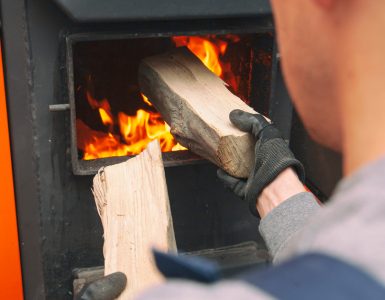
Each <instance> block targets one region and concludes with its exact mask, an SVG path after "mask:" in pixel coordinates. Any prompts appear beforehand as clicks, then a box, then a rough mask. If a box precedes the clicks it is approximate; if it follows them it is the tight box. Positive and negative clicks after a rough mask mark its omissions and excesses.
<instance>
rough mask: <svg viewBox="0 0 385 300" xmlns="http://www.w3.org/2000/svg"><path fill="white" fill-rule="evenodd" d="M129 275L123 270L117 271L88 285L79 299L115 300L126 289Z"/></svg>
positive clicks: (81, 292)
mask: <svg viewBox="0 0 385 300" xmlns="http://www.w3.org/2000/svg"><path fill="white" fill-rule="evenodd" d="M126 284H127V277H126V275H125V274H124V273H122V272H115V273H112V274H110V275H107V276H104V277H103V278H100V279H98V280H95V281H93V282H91V283H90V284H88V285H86V286H85V287H84V288H83V289H82V290H81V291H80V293H79V295H78V297H76V299H77V300H113V299H115V298H117V297H118V296H119V295H120V294H121V293H122V292H123V290H124V289H125V287H126Z"/></svg>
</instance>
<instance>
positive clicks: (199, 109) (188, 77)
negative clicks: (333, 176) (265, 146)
mask: <svg viewBox="0 0 385 300" xmlns="http://www.w3.org/2000/svg"><path fill="white" fill-rule="evenodd" d="M138 76H139V84H140V88H141V91H142V93H144V94H145V95H146V96H147V97H148V98H149V99H150V101H151V102H152V103H153V104H154V105H155V107H156V108H157V109H158V111H159V112H160V113H161V114H162V117H163V118H164V120H165V121H166V122H167V123H168V124H169V125H170V127H171V133H172V134H173V135H174V136H175V138H176V139H177V141H178V142H179V143H181V144H182V145H183V146H185V147H187V148H188V149H190V150H191V151H193V152H195V153H197V154H199V155H201V156H202V157H204V158H206V159H208V160H210V161H211V162H213V163H215V164H216V165H217V166H219V167H221V168H222V169H224V170H225V171H227V172H228V173H230V174H231V175H233V176H236V177H241V178H245V177H248V176H249V174H250V171H251V167H252V165H253V162H254V157H255V154H254V145H255V141H254V139H253V138H252V136H251V135H250V134H248V133H244V132H242V131H240V130H238V129H237V128H235V127H234V126H233V125H232V124H231V122H230V120H229V113H230V112H231V111H232V110H234V109H241V110H244V111H247V112H250V113H254V114H255V113H256V112H255V111H254V110H253V109H252V108H251V107H250V106H248V105H247V104H245V103H244V102H243V101H242V100H240V99H239V98H238V97H237V96H235V95H234V94H232V93H231V92H230V91H229V90H228V89H227V87H226V83H224V82H223V81H222V79H220V78H219V77H218V76H216V75H215V74H214V73H212V72H211V71H210V70H209V69H207V68H206V67H205V66H204V65H203V63H202V62H201V61H200V60H199V59H198V58H197V57H196V56H195V55H194V54H192V53H191V52H190V51H189V50H188V49H187V48H183V47H182V48H177V49H176V50H174V51H172V52H169V53H166V54H162V55H158V56H153V57H148V58H145V59H144V60H142V62H141V64H140V67H139V74H138Z"/></svg>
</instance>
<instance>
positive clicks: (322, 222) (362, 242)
mask: <svg viewBox="0 0 385 300" xmlns="http://www.w3.org/2000/svg"><path fill="white" fill-rule="evenodd" d="M259 230H260V232H261V234H262V236H263V238H264V239H265V242H266V245H267V247H268V249H269V251H270V253H271V254H272V255H273V258H274V263H280V262H282V261H285V260H287V259H289V258H292V257H294V256H296V255H300V254H305V253H307V252H318V253H325V254H327V255H330V256H333V257H336V258H338V259H339V260H342V261H345V262H347V263H349V264H350V265H353V266H356V267H358V268H359V269H361V270H363V271H364V272H366V273H368V274H370V275H372V276H373V277H374V278H375V279H376V280H377V281H378V282H380V283H382V284H383V285H384V286H385V255H384V254H383V253H384V250H385V233H384V232H385V158H383V159H381V160H379V161H376V162H374V163H371V164H369V165H367V166H365V167H364V168H362V169H361V170H359V171H358V172H356V173H355V174H353V175H351V176H350V177H347V178H345V179H343V180H342V181H341V182H340V183H339V185H338V187H337V189H336V191H335V192H334V195H333V196H332V198H331V199H330V201H329V202H328V204H327V205H325V207H323V208H320V207H319V206H318V204H317V202H316V201H315V199H314V197H313V195H312V194H310V193H300V194H298V195H295V196H293V197H291V198H290V199H288V200H286V201H285V202H283V203H282V204H281V205H279V206H278V207H276V208H275V209H274V210H273V211H271V212H270V213H269V214H268V215H267V216H266V217H265V218H264V219H262V220H261V223H260V227H259ZM383 230H384V231H383ZM139 298H140V299H143V300H147V299H170V300H172V299H215V298H218V299H246V300H247V299H271V298H272V296H271V295H269V294H267V293H266V292H264V291H262V290H260V289H258V288H256V287H254V286H251V285H249V284H247V283H244V282H240V281H235V280H234V281H230V280H228V281H221V282H219V283H217V284H214V285H201V284H198V283H194V282H190V281H182V280H179V281H168V282H167V283H166V284H164V285H162V286H159V287H155V288H153V289H151V290H149V291H147V292H146V293H145V294H143V295H142V296H141V297H139Z"/></svg>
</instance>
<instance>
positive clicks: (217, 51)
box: [172, 34, 240, 94]
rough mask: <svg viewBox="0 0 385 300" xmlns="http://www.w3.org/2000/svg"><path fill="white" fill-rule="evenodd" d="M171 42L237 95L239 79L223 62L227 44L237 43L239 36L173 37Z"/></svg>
mask: <svg viewBox="0 0 385 300" xmlns="http://www.w3.org/2000/svg"><path fill="white" fill-rule="evenodd" d="M172 40H173V42H174V44H175V46H177V47H182V46H186V47H187V48H188V49H189V50H190V51H191V52H192V53H194V54H195V55H196V56H197V57H198V58H199V59H200V60H201V61H202V63H203V64H204V65H205V66H206V67H207V68H208V69H209V70H211V71H212V72H213V73H214V74H216V75H217V76H219V77H221V78H222V79H223V80H224V81H225V82H226V83H227V84H228V85H229V86H230V87H231V88H232V90H233V92H235V93H236V94H238V87H239V82H240V78H236V77H235V75H234V73H233V72H232V70H231V63H230V62H229V61H224V60H223V57H224V55H225V54H226V51H227V48H228V44H229V42H232V43H237V42H239V41H240V38H239V36H237V35H232V34H227V35H224V36H213V35H208V36H204V37H201V36H174V37H172Z"/></svg>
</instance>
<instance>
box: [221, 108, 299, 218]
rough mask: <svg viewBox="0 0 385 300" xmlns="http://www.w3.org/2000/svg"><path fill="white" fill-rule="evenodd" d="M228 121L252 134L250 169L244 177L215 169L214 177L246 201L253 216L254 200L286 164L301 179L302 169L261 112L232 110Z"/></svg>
mask: <svg viewBox="0 0 385 300" xmlns="http://www.w3.org/2000/svg"><path fill="white" fill-rule="evenodd" d="M230 121H231V123H233V124H234V125H235V126H236V127H237V128H239V129H240V130H242V131H245V132H249V133H251V134H252V135H253V136H254V137H255V139H256V143H255V163H254V168H253V169H252V171H251V174H250V175H249V177H248V178H247V180H243V179H239V178H235V177H232V176H230V175H229V174H227V173H226V172H224V171H223V170H221V169H219V170H218V177H219V178H220V179H221V180H222V181H223V182H224V184H225V186H226V187H228V188H229V189H230V190H232V191H233V192H234V193H235V194H236V195H238V196H239V197H241V198H242V199H245V200H246V201H247V202H248V204H249V208H250V211H251V212H252V213H253V214H254V215H256V216H259V215H258V212H257V208H256V204H257V199H258V197H259V195H260V194H261V192H262V190H263V189H264V188H265V187H266V186H267V185H268V184H269V183H271V182H272V181H273V180H274V179H275V178H276V177H277V176H278V175H279V174H280V173H281V172H282V171H283V170H285V169H286V168H289V167H292V168H293V169H294V170H295V171H296V172H297V174H298V177H299V179H300V180H301V181H304V179H305V171H304V168H303V166H302V164H301V163H300V162H299V161H298V160H297V159H295V157H294V155H293V153H292V152H291V150H290V149H289V146H288V144H287V143H286V142H285V140H284V139H283V138H282V135H281V133H280V131H279V130H278V129H277V128H276V127H275V126H274V125H273V124H271V123H269V122H268V121H267V120H266V119H265V118H264V117H263V116H262V115H260V114H255V115H253V114H251V113H248V112H245V111H242V110H239V109H236V110H233V111H232V112H231V113H230Z"/></svg>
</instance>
